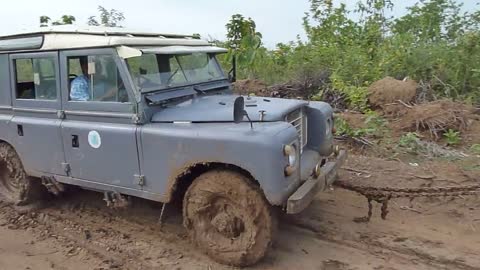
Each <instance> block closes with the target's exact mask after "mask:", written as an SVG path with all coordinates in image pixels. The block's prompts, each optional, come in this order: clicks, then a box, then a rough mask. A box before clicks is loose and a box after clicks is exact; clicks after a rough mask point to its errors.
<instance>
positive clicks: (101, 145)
mask: <svg viewBox="0 0 480 270" xmlns="http://www.w3.org/2000/svg"><path fill="white" fill-rule="evenodd" d="M60 66H61V72H62V89H63V104H64V108H65V119H64V121H63V123H62V136H63V144H64V147H65V156H66V162H67V163H68V165H69V167H70V176H71V177H72V178H74V179H75V180H77V181H87V182H90V183H94V184H95V185H100V186H116V187H124V188H138V185H137V183H136V182H135V179H136V176H137V175H139V174H140V173H139V162H138V152H137V138H136V130H137V126H136V124H135V123H134V121H133V119H134V116H135V114H134V106H133V102H131V101H132V100H135V99H134V97H133V95H132V93H133V92H132V89H129V86H128V84H126V83H124V82H126V81H128V80H126V78H127V75H126V71H125V70H124V68H123V66H122V60H121V59H120V58H119V57H118V56H117V54H116V51H115V50H113V49H96V50H77V51H65V52H61V54H60ZM119 192H121V191H120V190H119Z"/></svg>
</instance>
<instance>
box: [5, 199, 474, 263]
mask: <svg viewBox="0 0 480 270" xmlns="http://www.w3.org/2000/svg"><path fill="white" fill-rule="evenodd" d="M339 193H340V195H347V194H343V193H344V192H339ZM331 195H332V196H334V194H331ZM349 195H350V194H348V195H347V196H349ZM337 196H338V195H337ZM321 203H322V202H319V204H321ZM156 206H158V205H155V204H152V203H149V202H146V201H141V200H138V201H136V203H135V205H134V207H133V208H132V209H129V210H123V211H112V210H109V209H107V208H106V207H105V206H103V205H102V201H101V196H100V195H98V194H94V193H91V192H86V191H79V192H78V193H77V194H75V195H73V196H71V197H70V198H68V199H59V200H56V201H53V202H51V205H50V206H48V207H47V208H44V209H42V210H39V211H35V212H31V213H27V214H24V215H22V214H18V213H17V212H16V211H15V210H14V209H13V208H12V207H11V206H5V205H3V206H2V208H1V210H0V218H1V220H2V221H3V223H4V225H5V226H8V227H9V228H10V229H17V230H20V229H26V228H33V231H34V232H35V235H37V236H38V239H39V240H42V239H45V238H54V239H55V240H56V241H58V243H59V244H61V245H62V246H63V247H64V253H65V255H68V256H75V255H76V253H79V252H80V251H82V250H83V251H86V252H88V254H89V255H90V256H93V257H96V258H98V259H100V260H101V261H102V262H103V263H104V264H105V266H100V267H99V268H98V269H104V268H102V267H105V268H106V269H109V268H119V269H171V268H180V269H205V267H207V269H208V267H212V269H229V268H228V267H225V266H222V265H219V264H217V263H215V262H213V261H211V260H210V259H209V258H208V257H206V256H204V255H203V254H201V253H200V252H199V251H198V250H196V249H195V247H193V246H192V245H191V244H190V243H189V240H188V239H187V237H186V233H185V231H184V229H183V228H182V227H181V216H180V211H179V210H178V209H176V208H174V207H172V208H171V209H170V211H168V212H167V215H168V218H167V219H166V222H165V224H164V225H163V226H162V227H161V226H160V225H159V224H158V223H157V218H158V214H159V209H158V208H157V207H156ZM317 210H319V209H318V208H316V207H313V209H311V210H309V211H308V212H307V213H306V214H304V215H300V216H296V217H293V218H282V219H281V224H282V225H281V226H280V239H279V241H278V242H277V243H276V245H275V246H274V249H273V251H272V252H271V254H269V256H268V257H267V258H266V260H265V261H264V262H262V263H260V264H259V265H258V266H256V267H255V268H256V269H263V268H269V267H272V266H279V267H280V266H284V265H285V266H287V265H289V264H290V262H289V260H295V257H296V255H298V254H297V252H298V251H295V250H288V253H289V256H290V258H287V262H280V264H277V259H278V258H279V257H283V256H284V255H285V250H283V249H284V248H285V246H286V247H288V246H290V245H291V244H292V241H295V242H296V243H295V244H297V245H304V246H306V247H309V246H314V245H315V244H316V245H319V244H320V245H321V249H318V250H316V248H313V250H309V248H305V249H303V248H302V249H300V250H299V251H300V252H301V253H303V254H302V255H309V256H310V257H312V258H311V260H313V261H314V262H315V260H314V259H315V256H316V255H317V254H315V253H316V252H319V253H320V252H323V251H324V250H325V249H331V250H332V251H335V250H340V252H339V255H340V256H339V257H340V258H341V257H342V256H341V255H342V252H345V251H346V252H347V254H348V253H350V255H351V253H359V256H367V258H368V260H371V261H372V262H375V261H379V262H378V264H381V263H382V262H383V261H385V257H388V261H389V262H392V263H393V265H397V267H398V265H403V267H406V268H397V267H395V266H393V265H392V267H391V268H387V269H442V268H445V269H465V270H471V269H480V267H479V266H477V265H471V264H469V263H468V262H465V261H462V260H454V259H449V258H443V257H441V256H437V255H435V254H430V253H428V252H426V251H425V250H418V249H416V248H415V247H414V246H413V247H412V246H402V245H395V243H396V242H395V241H392V242H390V243H393V245H392V244H389V243H388V242H385V241H382V240H381V238H384V232H376V231H372V232H369V233H366V234H363V235H361V236H360V237H356V236H352V235H351V234H350V232H349V231H342V228H339V227H338V226H335V225H334V224H335V223H336V222H337V221H336V220H335V218H336V217H335V216H336V214H333V215H332V214H331V213H329V212H328V210H329V209H328V207H327V208H326V210H325V211H324V212H323V213H320V215H313V216H309V214H310V213H311V212H315V211H317ZM326 217H328V219H325V218H326ZM343 217H344V216H343ZM380 222H381V221H380ZM352 224H353V222H352ZM353 225H355V224H353ZM358 226H364V225H358ZM342 249H344V250H342ZM292 251H293V252H292ZM347 254H344V255H345V256H346V255H347ZM288 259H289V260H288ZM346 259H347V260H344V261H342V260H332V261H331V262H330V261H329V260H328V259H326V260H323V261H318V265H320V266H322V265H323V266H325V269H363V268H362V267H360V268H350V266H352V265H353V264H352V262H350V261H349V258H346ZM406 263H409V264H410V266H408V264H407V265H405V264H406ZM308 264H312V262H308ZM314 264H316V263H314ZM374 264H375V263H374ZM304 266H305V269H310V267H311V266H313V265H304ZM309 266H310V267H309ZM409 267H410V268H409ZM321 269H322V268H321ZM365 269H366V268H365ZM379 269H381V268H379Z"/></svg>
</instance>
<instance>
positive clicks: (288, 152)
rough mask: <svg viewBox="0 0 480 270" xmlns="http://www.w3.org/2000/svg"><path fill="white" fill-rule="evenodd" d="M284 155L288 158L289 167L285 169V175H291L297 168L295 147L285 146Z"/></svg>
mask: <svg viewBox="0 0 480 270" xmlns="http://www.w3.org/2000/svg"><path fill="white" fill-rule="evenodd" d="M283 154H284V155H285V156H286V157H287V158H288V166H287V167H286V168H285V175H287V176H288V175H291V174H293V172H294V171H295V170H296V168H297V161H298V159H297V149H296V148H295V146H294V145H285V146H284V147H283Z"/></svg>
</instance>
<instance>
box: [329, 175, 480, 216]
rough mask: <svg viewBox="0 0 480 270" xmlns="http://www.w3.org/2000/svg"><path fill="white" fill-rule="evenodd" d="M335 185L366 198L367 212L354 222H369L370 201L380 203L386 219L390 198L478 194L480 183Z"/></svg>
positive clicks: (370, 212) (340, 183) (336, 183)
mask: <svg viewBox="0 0 480 270" xmlns="http://www.w3.org/2000/svg"><path fill="white" fill-rule="evenodd" d="M335 185H336V186H337V187H340V188H343V189H346V190H350V191H354V192H356V193H358V194H360V195H363V196H365V197H366V198H367V201H368V214H367V216H366V217H361V218H356V219H354V221H356V222H369V221H370V219H371V217H372V208H373V206H372V201H375V202H377V203H379V204H382V207H381V217H382V219H386V218H387V215H388V213H389V211H388V202H389V201H390V200H391V199H398V198H410V199H411V200H413V199H414V198H419V197H460V196H473V195H480V184H476V185H466V186H448V187H417V188H411V187H408V188H395V187H374V186H365V185H356V184H353V183H350V182H347V181H342V180H337V181H336V182H335Z"/></svg>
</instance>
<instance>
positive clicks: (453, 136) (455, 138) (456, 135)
mask: <svg viewBox="0 0 480 270" xmlns="http://www.w3.org/2000/svg"><path fill="white" fill-rule="evenodd" d="M443 137H444V138H445V139H446V141H447V145H450V146H454V145H457V144H459V143H460V142H461V140H462V138H461V137H460V131H456V130H453V129H448V130H447V131H446V132H445V133H443Z"/></svg>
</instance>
